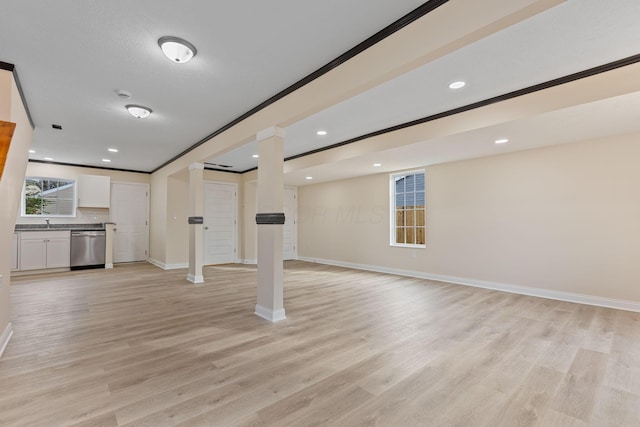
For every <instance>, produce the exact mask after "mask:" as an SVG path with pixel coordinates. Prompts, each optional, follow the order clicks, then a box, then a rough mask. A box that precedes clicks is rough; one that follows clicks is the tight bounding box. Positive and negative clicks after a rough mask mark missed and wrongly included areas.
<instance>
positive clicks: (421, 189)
mask: <svg viewBox="0 0 640 427" xmlns="http://www.w3.org/2000/svg"><path fill="white" fill-rule="evenodd" d="M390 190H391V197H390V199H391V245H393V246H412V247H416V246H417V247H424V246H425V244H426V241H427V239H426V230H427V227H426V219H427V216H426V211H425V200H426V197H425V180H424V171H412V172H407V173H401V174H393V175H391V182H390Z"/></svg>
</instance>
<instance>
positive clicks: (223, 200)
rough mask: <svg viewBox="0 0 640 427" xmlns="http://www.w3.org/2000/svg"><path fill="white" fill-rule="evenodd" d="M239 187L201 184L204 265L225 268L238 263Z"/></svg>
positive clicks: (234, 185) (218, 183) (225, 184)
mask: <svg viewBox="0 0 640 427" xmlns="http://www.w3.org/2000/svg"><path fill="white" fill-rule="evenodd" d="M237 213H238V185H237V184H231V183H222V182H205V183H204V227H203V230H204V238H203V245H204V254H203V261H204V264H205V265H209V264H228V263H233V262H236V259H237V255H236V252H237V234H238V232H237V227H238V225H237V224H238V219H237Z"/></svg>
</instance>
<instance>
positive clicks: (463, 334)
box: [0, 262, 640, 427]
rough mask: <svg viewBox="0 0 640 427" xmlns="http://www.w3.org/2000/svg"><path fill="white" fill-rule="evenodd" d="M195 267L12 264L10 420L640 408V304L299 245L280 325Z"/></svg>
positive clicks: (572, 416)
mask: <svg viewBox="0 0 640 427" xmlns="http://www.w3.org/2000/svg"><path fill="white" fill-rule="evenodd" d="M185 275H186V271H184V270H178V271H169V272H165V271H162V270H160V269H158V268H156V267H153V266H151V265H148V264H138V265H125V266H118V267H116V268H115V269H114V270H93V271H85V272H71V273H62V274H49V275H46V276H31V277H22V278H15V279H13V283H12V286H11V288H12V289H11V295H12V304H13V315H12V318H13V319H14V322H13V326H14V331H15V333H14V336H13V338H12V340H11V342H10V344H9V346H8V348H7V350H6V352H5V355H4V357H3V358H2V360H0V425H3V426H5V425H7V426H27V425H29V426H31V425H42V426H68V425H74V426H154V427H155V426H173V425H182V426H312V425H317V426H324V425H330V426H360V425H367V426H373V425H378V426H401V427H406V426H414V425H421V426H492V427H493V426H529V425H538V426H545V427H547V426H639V425H640V421H639V417H640V314H639V313H631V312H624V311H617V310H610V309H604V308H596V307H589V306H582V305H577V304H570V303H564V302H558V301H552V300H545V299H538V298H533V297H526V296H519V295H514V294H508V293H500V292H494V291H489V290H483V289H474V288H468V287H464V286H458V285H449V284H444V283H438V282H430V281H425V280H419V279H411V278H404V277H396V276H391V275H385V274H376V273H368V272H362V271H355V270H348V269H343V268H337V267H328V266H323V265H319V264H310V263H304V262H290V263H287V264H286V270H285V308H286V312H287V317H288V319H287V320H285V321H282V322H280V323H277V324H271V323H269V322H267V321H264V320H262V319H260V318H258V317H257V316H255V315H253V309H254V306H255V299H256V298H255V282H256V270H255V268H254V267H250V266H240V265H228V266H218V267H207V268H206V269H205V279H206V283H205V284H203V285H198V286H195V285H192V284H188V282H186V280H185V279H184V277H185ZM603 286H606V284H603Z"/></svg>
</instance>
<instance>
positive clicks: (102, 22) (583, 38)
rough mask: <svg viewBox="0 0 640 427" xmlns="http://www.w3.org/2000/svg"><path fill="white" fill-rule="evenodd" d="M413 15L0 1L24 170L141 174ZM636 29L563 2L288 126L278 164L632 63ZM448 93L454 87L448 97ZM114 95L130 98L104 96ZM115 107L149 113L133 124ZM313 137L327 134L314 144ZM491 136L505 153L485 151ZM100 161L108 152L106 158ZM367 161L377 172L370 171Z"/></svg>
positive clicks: (457, 149) (590, 129) (356, 167)
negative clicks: (41, 163)
mask: <svg viewBox="0 0 640 427" xmlns="http://www.w3.org/2000/svg"><path fill="white" fill-rule="evenodd" d="M455 1H456V0H451V2H453V3H455ZM34 3H35V4H36V5H37V6H34ZM421 3H422V2H420V1H415V0H413V1H403V0H394V1H393V2H390V1H382V0H378V1H371V0H340V1H338V0H331V1H324V2H311V1H300V0H298V1H294V0H277V1H271V2H260V1H254V2H224V3H222V2H210V1H208V2H207V1H196V0H191V1H186V2H169V1H157V0H156V1H150V0H146V1H136V2H125V1H123V0H121V1H110V2H99V1H84V2H71V1H70V0H66V1H57V2H48V1H44V0H40V1H31V2H9V1H4V2H3V5H2V15H0V40H2V41H3V42H2V44H1V45H0V61H5V62H9V63H13V64H15V65H16V68H17V70H18V73H19V76H20V79H21V82H22V85H23V89H24V92H25V96H26V99H27V101H28V103H29V107H30V109H31V113H32V115H33V118H34V121H35V124H36V132H35V135H34V148H35V150H36V154H33V155H32V158H34V159H42V158H43V157H45V156H50V157H53V158H54V159H55V161H59V162H64V163H73V164H82V165H95V166H106V165H105V164H104V163H102V162H101V161H100V159H101V158H104V157H110V158H111V159H112V162H111V163H110V164H108V166H109V167H114V168H121V169H132V170H140V171H151V170H153V169H154V168H156V167H158V166H159V165H161V164H162V163H164V162H165V161H167V160H169V159H171V158H172V157H173V156H175V155H176V154H178V153H180V152H182V151H183V150H184V149H186V148H188V147H190V146H191V145H193V144H194V143H196V142H198V141H199V140H201V139H202V138H203V137H205V136H206V135H208V134H210V133H211V132H213V131H215V130H217V129H218V128H220V127H222V126H224V125H225V124H227V123H228V122H230V121H231V120H233V119H234V118H236V117H238V116H240V115H241V114H243V113H245V112H246V111H248V110H250V109H251V108H253V107H254V106H256V105H258V104H260V103H261V102H262V101H264V100H266V99H268V98H269V97H271V96H273V95H275V94H276V93H278V92H279V91H281V90H282V89H284V88H286V87H287V86H289V85H291V84H293V83H294V82H296V81H297V80H299V79H301V78H303V77H304V76H306V75H308V74H309V73H311V72H313V71H314V70H316V69H318V68H319V67H321V66H322V65H324V64H326V63H327V62H329V61H331V60H332V59H334V58H336V57H337V56H339V55H340V54H342V53H343V52H345V51H347V50H348V49H349V48H351V47H353V46H355V45H356V44H358V43H359V42H361V41H363V40H365V39H366V38H367V37H369V36H371V35H373V34H374V33H375V32H377V31H378V30H380V29H382V28H383V27H385V26H386V25H388V24H390V23H392V22H393V21H395V20H396V19H398V18H400V17H401V16H403V15H404V14H406V13H408V12H410V11H411V10H412V9H414V8H415V7H417V6H419V5H420V4H421ZM356 17H357V18H356ZM638 22H640V2H639V1H637V0H609V1H606V2H604V1H602V0H569V1H567V2H566V3H563V4H561V5H559V6H557V7H555V8H552V9H550V10H548V11H547V12H544V13H541V14H539V15H537V16H534V17H532V18H530V19H528V20H525V21H523V22H521V23H520V24H517V25H514V26H512V27H509V28H507V29H505V30H503V31H500V32H498V33H496V34H494V35H492V36H489V37H486V38H484V39H482V40H480V41H478V42H476V43H473V44H471V45H469V46H466V47H464V48H462V49H459V50H458V51H455V52H453V53H451V54H449V55H446V56H444V57H442V58H440V59H438V60H435V61H433V62H430V63H428V64H426V65H424V66H422V67H420V68H418V69H415V70H414V71H411V72H409V73H406V74H404V75H402V76H399V77H397V78H395V79H393V80H390V81H388V82H386V83H384V84H382V85H380V86H378V87H375V88H372V89H370V90H369V91H366V92H364V93H362V94H360V95H358V96H355V97H353V98H351V99H348V100H346V101H344V102H342V103H340V104H337V105H334V106H332V107H330V108H327V109H326V110H323V111H320V112H319V113H317V114H315V115H312V116H310V117H307V118H305V119H303V120H301V121H299V122H297V123H294V124H292V125H291V126H289V127H288V128H287V129H286V132H287V136H286V139H285V155H286V156H287V157H289V156H293V155H297V154H300V153H305V152H308V151H310V150H315V149H318V148H321V147H324V146H327V145H330V144H335V143H339V142H342V141H345V140H348V139H350V138H354V137H358V136H361V135H364V134H368V133H370V132H374V131H378V130H381V129H384V128H387V127H389V126H393V125H397V124H401V123H405V122H407V121H410V120H414V119H418V118H422V117H426V116H429V115H432V114H435V113H440V112H443V111H447V110H450V109H452V108H456V107H460V106H464V105H468V104H471V103H473V102H477V101H481V100H484V99H488V98H491V97H494V96H498V95H502V94H505V93H508V92H510V91H514V90H517V89H522V88H525V87H528V86H531V85H534V84H537V83H542V82H545V81H548V80H552V79H555V78H559V77H562V76H566V75H568V74H571V73H575V72H579V71H582V70H585V69H588V68H591V67H595V66H599V65H602V64H605V63H608V62H611V61H615V60H618V59H621V58H625V57H628V56H631V55H634V54H638V53H640V31H639V29H640V28H639V25H638ZM327 27H330V31H328V30H327ZM163 35H176V36H179V37H182V38H185V39H187V40H189V41H190V42H192V43H193V44H194V45H196V47H197V48H198V55H197V56H196V58H195V59H194V60H193V61H192V62H190V63H188V64H184V65H178V64H173V63H171V62H169V61H168V60H167V59H166V58H164V56H162V54H161V52H160V49H159V48H158V47H157V39H158V38H159V37H161V36H163ZM274 46H277V47H278V48H277V49H274ZM458 79H462V80H465V81H467V83H468V84H467V86H466V87H465V88H463V89H462V90H459V91H452V90H451V89H449V88H448V84H449V83H450V82H451V81H454V80H458ZM118 89H125V90H128V91H130V92H131V93H133V97H132V99H131V100H125V101H123V100H121V99H119V98H117V97H116V95H115V91H116V90H118ZM127 103H139V104H143V105H147V106H149V107H151V108H152V109H153V110H154V113H153V114H152V116H151V117H150V118H149V119H146V120H137V119H134V118H133V117H131V116H129V115H128V114H127V112H126V110H124V105H125V104H127ZM638 107H640V102H639V100H638V96H637V95H635V94H630V95H628V96H621V97H617V98H615V99H611V100H604V101H599V102H593V103H590V104H588V105H582V106H576V107H572V108H567V109H563V110H560V111H556V112H551V113H548V114H542V115H538V116H531V117H526V118H522V119H519V120H515V121H511V122H508V123H503V124H501V125H499V126H495V127H490V128H482V129H477V130H475V131H470V132H465V133H462V134H457V135H453V136H449V137H442V138H440V139H431V140H425V141H422V142H420V143H416V144H411V145H408V146H404V147H400V148H395V149H389V150H384V151H378V152H372V153H371V154H367V155H364V156H361V157H358V158H352V159H346V160H344V161H341V162H338V163H331V164H324V165H316V166H313V167H312V168H308V169H297V170H295V171H291V172H290V173H289V174H288V176H287V178H286V179H287V182H288V183H289V184H298V185H303V184H308V183H309V182H308V181H306V180H305V179H304V177H305V176H308V175H313V176H314V180H313V182H320V181H326V180H330V179H339V178H346V177H352V176H358V175H364V174H369V173H376V172H382V171H392V170H398V169H406V168H412V167H417V166H424V165H427V164H435V163H439V162H444V161H453V160H459V159H463V158H470V157H479V156H486V155H493V154H498V153H502V152H508V151H516V150H521V149H530V148H535V147H539V146H543V145H549V144H559V143H566V142H573V141H577V140H581V139H587V138H591V137H600V136H606V134H612V133H616V132H617V133H619V132H623V131H625V132H636V131H640V126H638V124H637V122H638V120H637V117H634V114H631V113H629V112H630V111H640V110H639V109H638ZM596 118H598V119H596ZM52 123H59V124H61V125H63V130H62V131H55V130H53V129H51V124H52ZM568 124H570V125H568ZM318 129H325V130H327V131H328V132H329V134H328V135H327V136H325V137H318V136H317V135H316V134H315V132H316V130H318ZM496 135H503V136H508V137H509V139H510V142H509V144H506V145H503V146H495V145H494V144H492V143H491V141H493V138H495V137H496ZM533 135H535V136H536V137H535V138H534V137H533ZM478 141H485V142H486V141H489V142H487V143H481V144H480V143H478ZM108 147H116V148H118V149H120V152H119V153H118V154H117V155H108V153H107V151H106V149H107V148H108ZM256 152H257V148H256V146H255V143H250V144H247V145H245V146H243V147H240V148H238V149H236V150H233V151H231V152H228V153H226V154H224V155H221V156H217V157H214V158H211V159H208V160H207V161H208V162H210V163H215V164H223V165H231V166H232V168H231V170H235V171H245V170H248V169H251V168H253V167H255V166H256V165H257V160H256V159H255V158H253V157H251V156H252V154H255V153H256ZM373 162H382V163H383V166H382V167H380V168H375V169H372V167H371V164H372V163H373Z"/></svg>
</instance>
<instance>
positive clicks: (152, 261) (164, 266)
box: [147, 258, 189, 270]
mask: <svg viewBox="0 0 640 427" xmlns="http://www.w3.org/2000/svg"><path fill="white" fill-rule="evenodd" d="M147 262H148V263H149V264H153V265H155V266H156V267H160V268H161V269H163V270H179V269H181V268H189V263H186V262H183V263H179V264H165V263H164V262H162V261H158V260H157V259H153V258H147Z"/></svg>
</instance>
